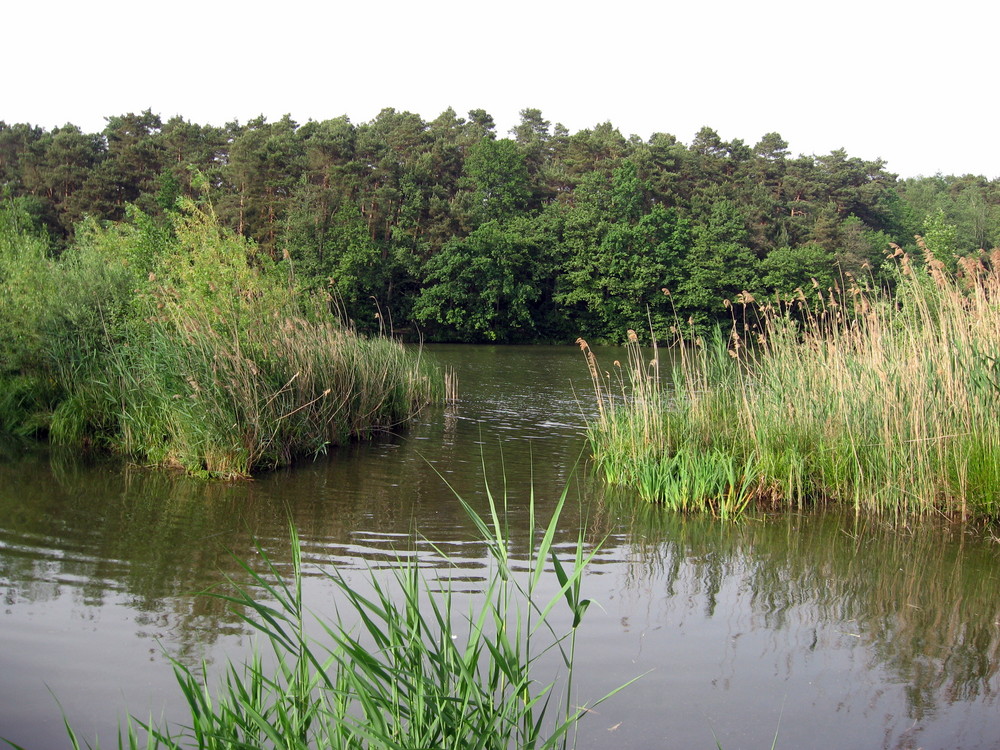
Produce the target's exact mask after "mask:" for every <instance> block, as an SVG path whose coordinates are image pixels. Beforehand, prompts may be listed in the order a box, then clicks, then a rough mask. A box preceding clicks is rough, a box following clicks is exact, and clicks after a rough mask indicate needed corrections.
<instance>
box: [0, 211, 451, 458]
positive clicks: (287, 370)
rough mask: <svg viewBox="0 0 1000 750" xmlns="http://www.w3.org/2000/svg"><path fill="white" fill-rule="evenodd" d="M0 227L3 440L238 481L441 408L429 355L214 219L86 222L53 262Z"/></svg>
mask: <svg viewBox="0 0 1000 750" xmlns="http://www.w3.org/2000/svg"><path fill="white" fill-rule="evenodd" d="M0 214H2V218H0V284H2V285H3V288H4V292H5V293H4V295H3V297H2V300H0V334H3V335H2V336H0V341H3V345H2V349H0V384H2V385H3V386H4V387H3V388H2V389H0V391H2V393H3V394H4V395H3V396H2V397H0V431H5V432H10V433H17V434H22V435H30V434H34V435H37V436H47V437H48V438H49V439H51V440H52V441H54V442H57V443H62V444H83V445H95V446H97V447H100V448H103V449H110V450H114V451H118V452H121V453H124V454H126V455H129V456H132V457H134V458H136V459H137V460H141V461H145V462H148V463H152V464H156V465H166V466H177V467H180V468H183V469H184V470H186V471H189V472H192V473H198V474H205V475H209V476H217V477H237V476H246V475H248V474H249V473H251V472H252V471H254V470H257V469H264V468H271V467H276V466H280V465H283V464H287V463H288V462H290V461H291V460H292V459H293V458H294V457H296V456H299V455H309V454H314V453H316V452H318V451H322V450H324V449H325V447H326V446H327V445H330V444H336V443H341V442H343V441H345V440H347V439H350V438H352V437H357V436H365V435H367V434H369V433H371V432H372V431H373V430H378V429H388V428H391V427H394V426H396V425H398V424H400V423H402V422H404V421H405V420H406V419H408V418H409V417H410V416H412V415H413V413H414V412H415V411H416V410H418V409H419V408H421V407H422V406H423V405H425V404H426V403H428V402H429V401H431V400H434V399H438V398H440V397H441V395H442V393H441V392H442V389H443V383H442V377H441V375H440V373H439V372H437V371H436V370H435V369H434V368H432V367H430V366H429V365H428V364H427V363H426V362H424V361H421V358H420V356H419V354H414V353H411V352H409V351H406V350H404V349H403V347H402V346H401V345H400V344H398V343H396V342H394V341H390V340H388V339H384V338H376V339H365V338H362V337H360V336H358V335H356V334H355V333H354V332H353V331H352V330H351V329H350V328H348V327H345V326H344V325H342V324H341V323H340V322H339V321H338V319H337V318H336V316H335V315H334V314H333V312H332V309H333V307H334V305H333V301H332V300H331V299H330V298H329V297H328V296H323V295H321V294H317V293H315V292H307V291H305V290H304V289H302V288H301V287H300V286H299V285H298V284H297V283H296V281H295V278H294V269H293V268H292V266H291V265H290V262H289V261H288V260H287V259H286V260H284V261H281V262H275V261H273V260H272V259H271V258H269V257H267V256H265V255H262V254H260V253H259V252H257V250H256V248H255V247H254V246H253V245H252V244H251V243H248V242H247V241H245V240H244V239H242V238H240V237H237V236H235V235H233V234H232V233H230V232H228V231H226V230H223V229H222V228H220V226H219V224H218V222H217V221H216V219H215V217H214V215H213V214H212V212H211V209H210V208H205V207H201V206H197V205H195V204H193V203H189V204H187V205H186V206H185V207H184V209H183V211H181V212H180V213H178V214H176V215H175V216H174V217H173V220H172V224H171V225H170V226H169V227H163V226H159V225H157V224H155V223H154V222H153V221H152V220H150V219H149V217H147V216H145V215H143V214H141V213H138V212H133V215H132V217H131V220H130V221H129V222H127V223H123V224H118V225H112V226H108V227H102V226H98V225H96V224H93V223H85V224H83V225H81V226H80V227H79V228H78V232H77V237H76V240H75V242H74V244H73V245H72V246H71V247H70V248H69V249H68V250H67V251H65V252H64V253H63V255H62V256H60V257H58V258H54V257H51V256H50V255H49V254H48V252H47V250H46V243H45V241H44V238H43V237H40V236H38V235H37V234H33V233H32V232H31V230H30V227H29V226H27V220H26V217H25V216H24V214H23V212H18V210H17V206H16V205H8V206H6V207H4V209H3V210H2V211H0Z"/></svg>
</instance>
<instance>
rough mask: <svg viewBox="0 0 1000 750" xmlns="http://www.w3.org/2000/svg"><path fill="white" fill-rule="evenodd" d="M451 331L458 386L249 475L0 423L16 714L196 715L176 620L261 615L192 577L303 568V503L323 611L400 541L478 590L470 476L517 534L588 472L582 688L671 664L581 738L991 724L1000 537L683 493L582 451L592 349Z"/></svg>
mask: <svg viewBox="0 0 1000 750" xmlns="http://www.w3.org/2000/svg"><path fill="white" fill-rule="evenodd" d="M437 353H438V355H439V356H441V357H444V358H449V360H448V361H449V364H453V365H454V366H456V368H457V369H458V370H459V381H460V387H461V392H462V393H461V399H460V400H459V402H458V403H457V404H454V405H450V406H448V407H446V408H443V409H439V410H428V411H427V412H426V413H424V414H422V415H421V417H420V418H419V420H418V421H417V424H415V425H414V426H413V428H412V429H411V430H410V431H408V432H407V433H406V434H405V435H386V436H383V437H381V438H380V439H378V440H376V441H375V442H374V443H373V444H371V445H355V446H348V447H345V448H342V449H338V450H337V451H335V452H332V453H331V455H330V456H329V457H328V458H327V459H326V460H320V461H316V462H315V463H310V462H307V463H304V464H302V465H299V466H296V467H294V468H291V469H288V470H284V471H281V472H276V473H274V474H271V475H267V476H264V477H261V478H260V479H259V480H257V481H254V482H248V483H238V484H209V483H205V482H202V481H198V480H192V479H189V478H185V477H180V476H176V475H171V474H166V473H160V472H149V471H146V470H143V469H136V468H130V467H128V466H122V465H120V464H115V463H100V462H97V463H95V462H89V463H88V462H81V461H80V460H79V458H78V457H76V456H67V455H65V454H60V453H55V454H49V453H45V452H37V451H36V452H32V451H26V450H25V448H24V446H15V447H13V448H11V447H7V448H3V447H2V446H0V582H2V586H3V590H4V608H3V615H2V618H3V619H2V620H0V673H2V674H3V675H4V679H3V680H0V736H8V737H10V738H11V739H12V740H15V741H18V742H21V743H22V744H25V745H26V746H28V747H41V748H44V747H62V746H64V745H65V740H64V739H63V737H62V732H61V730H60V729H59V727H58V722H57V721H54V719H56V718H57V717H58V714H57V713H56V711H57V710H58V709H57V708H56V707H55V705H54V702H53V701H52V698H51V696H50V695H49V693H48V690H47V688H46V685H48V686H49V687H51V688H52V690H53V692H55V694H56V695H57V696H58V697H59V698H60V700H61V701H62V702H63V704H64V705H65V706H66V707H67V711H68V713H69V714H70V717H71V718H72V719H76V720H79V721H80V722H82V723H80V724H78V726H80V728H81V731H83V732H85V733H86V732H88V731H90V730H93V731H92V732H91V734H90V735H89V736H92V734H93V732H99V733H100V734H101V735H102V737H104V738H105V744H107V742H106V738H107V737H108V736H109V735H111V734H113V732H114V730H115V727H116V722H117V721H118V719H119V718H120V714H119V713H116V709H117V707H119V706H123V705H125V704H126V703H127V707H128V709H129V710H131V711H134V712H137V713H140V714H142V713H145V712H148V711H149V710H152V711H154V713H158V712H160V711H165V712H166V713H167V714H168V715H173V712H176V711H180V712H181V713H180V715H183V712H182V708H183V706H182V705H181V704H180V702H179V701H175V699H174V697H173V696H174V693H175V690H174V688H173V687H172V684H171V682H172V677H171V675H170V672H169V667H168V665H167V664H166V661H165V658H164V656H163V653H162V652H161V645H162V648H163V649H164V650H165V651H166V652H167V653H168V654H170V655H171V656H172V657H174V658H179V659H181V660H183V661H185V662H187V663H189V664H196V663H198V661H199V660H201V659H202V658H207V659H209V660H216V661H218V660H219V659H221V658H223V656H227V655H229V656H235V657H236V658H239V655H240V654H242V653H244V649H245V648H246V645H247V639H246V637H245V629H244V627H243V626H242V625H241V624H240V621H239V620H238V619H237V618H236V617H234V615H233V613H232V612H230V611H229V610H228V609H227V606H226V605H225V604H224V603H223V602H221V601H220V600H218V599H214V598H210V597H204V596H196V595H195V594H196V592H199V591H204V590H206V589H212V588H214V589H216V590H218V587H219V586H221V585H224V584H223V582H224V580H225V579H226V577H231V578H235V579H236V580H238V581H242V580H245V575H244V573H243V571H242V569H241V568H240V567H239V566H238V565H237V564H236V562H235V561H234V560H233V558H232V556H231V553H235V554H236V555H239V556H242V557H245V558H246V559H248V560H249V561H250V563H251V565H252V566H254V567H255V568H257V569H259V568H260V565H259V560H258V558H257V557H256V554H255V547H254V544H255V541H256V542H257V543H259V544H261V545H262V546H263V547H264V549H265V550H266V551H267V552H268V554H269V555H270V556H271V557H272V558H273V559H274V560H276V561H277V562H278V564H279V567H283V568H284V569H287V566H288V565H289V555H288V533H287V529H288V524H289V522H293V523H294V524H295V526H296V528H297V529H298V533H299V536H300V538H301V539H302V541H303V545H304V556H305V560H306V563H307V574H308V575H309V576H310V579H309V581H308V582H307V594H308V596H309V601H310V604H311V606H312V607H313V608H314V609H315V610H317V611H319V612H330V611H332V608H333V606H334V605H335V601H334V600H333V599H332V597H333V593H332V591H331V590H330V587H329V586H326V585H325V584H324V579H323V578H322V577H321V576H319V574H318V571H319V569H320V568H327V569H329V568H330V567H331V566H335V567H336V568H337V569H338V570H340V571H342V572H344V574H345V575H347V576H349V577H350V576H354V577H356V578H357V579H358V580H361V578H362V576H363V574H364V573H365V571H367V570H369V569H373V570H374V571H375V573H376V574H378V573H379V571H380V569H381V568H384V567H386V566H389V565H392V563H393V561H394V560H395V556H396V555H398V554H402V555H407V556H417V557H419V558H420V559H421V561H422V562H423V563H425V564H426V565H427V566H429V567H432V568H436V569H437V570H438V571H439V574H440V575H441V576H442V578H443V583H442V585H445V584H446V583H447V582H448V581H450V582H451V585H452V586H453V587H454V588H456V589H457V590H458V591H459V592H464V593H466V594H472V593H474V592H476V591H477V590H479V588H480V587H481V585H482V582H483V580H484V578H485V576H486V568H485V566H486V565H487V558H486V555H485V550H484V548H483V546H482V544H481V543H480V542H478V541H477V540H476V539H475V535H474V533H473V531H472V530H471V528H470V526H469V524H468V522H467V520H466V518H465V516H464V513H463V511H462V510H461V508H460V506H459V504H458V503H457V502H456V501H455V494H454V493H456V492H457V493H460V494H461V495H462V496H463V497H465V498H466V499H468V500H469V501H470V502H471V503H472V504H473V505H475V506H476V507H478V508H480V509H481V510H484V509H485V507H486V492H485V486H486V485H488V486H489V488H490V490H491V492H492V493H493V494H494V496H495V497H497V498H498V499H501V500H502V498H504V497H505V496H506V497H507V498H508V500H509V504H508V510H507V519H506V520H507V522H508V523H509V524H510V526H511V528H512V530H513V535H512V542H511V550H512V554H513V555H514V557H515V558H520V559H523V558H524V556H525V553H526V549H527V546H526V545H527V540H528V538H529V534H528V530H527V525H528V518H529V515H528V509H527V502H526V501H527V498H528V496H529V493H530V492H532V491H533V492H534V493H535V496H536V499H537V512H538V515H539V518H540V521H541V522H544V521H545V520H547V518H548V517H549V514H550V513H551V512H552V508H553V504H554V503H555V501H556V500H557V499H558V497H559V495H560V494H561V493H562V491H563V490H564V488H566V487H568V488H569V490H568V491H569V496H568V500H567V511H566V513H565V514H564V519H565V521H566V525H565V527H564V529H562V531H561V532H560V535H559V537H558V538H557V540H556V542H557V548H558V549H566V548H568V546H569V545H571V544H572V543H573V542H575V540H576V538H577V534H578V532H579V529H581V528H582V529H583V530H584V534H585V538H586V539H587V541H588V543H589V544H591V545H593V544H597V543H598V542H603V544H604V546H603V549H602V551H601V553H600V554H599V555H598V556H597V557H596V559H595V561H594V565H593V569H592V574H591V575H590V576H589V577H588V580H587V581H586V583H585V590H586V592H587V593H588V594H589V595H590V596H591V597H592V598H593V599H595V601H596V605H595V606H594V607H592V608H591V610H590V611H589V612H588V616H587V618H586V620H585V622H584V627H583V628H582V629H581V633H580V638H581V641H580V648H579V651H578V653H579V659H580V667H581V680H580V682H579V690H580V699H581V700H592V699H594V698H596V697H598V696H599V695H601V694H603V693H604V692H607V691H608V690H611V689H613V688H614V687H616V686H617V685H619V684H621V683H623V682H625V681H627V680H629V679H632V678H633V677H635V676H636V675H638V674H642V673H645V672H647V671H649V670H652V671H650V672H649V674H647V675H646V676H645V677H643V678H642V680H641V681H640V682H639V683H637V684H636V685H635V686H633V687H632V688H630V689H629V690H627V691H626V692H625V693H623V694H621V695H620V696H618V697H616V698H614V699H612V700H611V701H609V702H608V703H606V704H604V705H602V706H600V707H599V708H598V710H597V711H596V712H595V713H594V714H593V715H592V716H589V717H588V719H587V720H586V722H585V723H584V725H583V727H582V734H581V737H580V747H581V748H603V747H636V748H647V747H659V746H673V747H714V746H715V741H716V738H717V739H718V741H719V742H720V743H721V745H722V746H723V747H725V748H731V747H770V745H771V742H772V740H773V737H774V733H775V729H776V728H779V746H780V747H814V748H816V747H831V748H832V747H837V748H840V747H845V746H847V747H873V746H880V747H894V748H895V747H899V748H905V747H917V746H920V747H924V748H933V747H940V748H946V747H957V746H962V747H993V746H995V739H996V737H1000V711H998V710H997V708H998V706H997V698H996V696H997V693H998V689H1000V676H998V674H997V666H998V664H1000V645H998V640H1000V624H998V623H1000V598H998V597H997V594H996V592H997V591H998V585H997V584H998V580H997V576H998V573H997V571H998V565H997V563H998V556H1000V552H998V550H1000V546H998V545H997V544H996V543H994V542H991V541H990V540H989V538H988V536H985V535H978V534H975V533H971V532H968V531H965V530H962V529H958V528H955V527H950V526H947V525H942V524H936V523H921V524H917V525H914V526H913V527H911V528H908V529H902V530H900V529H890V528H887V527H886V526H884V525H882V524H879V523H876V522H872V521H865V520H859V519H856V518H853V517H847V516H838V515H836V514H832V513H827V514H824V515H819V514H816V515H788V516H778V517H760V518H752V519H749V520H747V521H746V522H745V523H742V524H739V525H732V524H719V523H715V522H712V521H710V520H706V519H700V518H684V517H679V516H676V515H670V514H663V513H661V512H659V511H658V509H655V508H650V507H648V506H642V505H636V503H635V501H634V500H633V499H632V498H630V497H627V496H623V495H622V493H615V492H611V491H608V490H607V489H606V488H605V487H604V486H603V484H602V483H601V482H600V481H599V480H597V479H596V478H594V477H593V476H591V475H590V474H589V472H588V468H587V465H586V461H585V458H584V460H581V456H584V457H585V453H584V448H585V445H584V441H583V439H582V437H581V434H580V431H581V427H582V426H583V424H584V421H585V419H586V409H587V407H586V402H585V401H584V400H583V399H581V400H580V401H579V402H578V400H577V397H576V395H575V394H578V393H586V389H587V388H588V387H589V381H588V376H587V374H586V371H585V369H584V368H583V367H582V363H581V362H580V360H579V359H578V354H579V353H578V352H577V351H575V350H570V349H555V348H550V349H546V348H526V349H523V350H522V349H516V350H504V349H494V348H486V347H484V348H474V349H468V348H465V349H460V348H455V347H441V348H440V349H439V350H438V352H437ZM611 357H612V358H613V357H614V355H613V354H612V355H611ZM581 404H582V405H581ZM449 485H450V486H449ZM442 551H443V552H445V553H446V554H447V555H448V556H449V557H450V558H451V562H450V563H448V564H446V561H445V559H444V558H443V557H442V555H441V554H440V553H441V552H442ZM81 686H85V688H84V689H83V690H81V689H80V687H81ZM123 696H128V701H124V700H123ZM612 729H613V731H611V730H612Z"/></svg>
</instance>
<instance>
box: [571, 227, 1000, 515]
mask: <svg viewBox="0 0 1000 750" xmlns="http://www.w3.org/2000/svg"><path fill="white" fill-rule="evenodd" d="M921 249H922V251H923V258H921V259H919V260H920V261H921V262H920V263H917V262H916V261H915V260H914V259H912V258H911V257H909V256H908V255H907V254H905V253H903V251H902V250H899V249H896V252H895V257H896V258H898V262H899V280H898V284H897V288H896V290H895V292H894V294H892V295H889V294H888V293H885V292H881V291H872V290H870V289H865V288H863V287H862V286H861V285H860V284H857V283H855V282H854V281H853V280H851V279H848V285H847V289H846V291H843V292H841V291H839V290H828V291H821V293H820V302H819V303H818V305H816V306H812V307H809V306H806V304H805V297H804V295H801V299H800V300H797V301H795V302H793V303H792V304H788V303H782V302H780V301H775V302H772V303H768V304H760V303H757V302H756V301H755V300H754V299H753V297H752V296H751V295H749V294H746V293H745V294H744V295H742V296H741V298H740V300H738V304H737V305H736V306H734V311H735V310H737V309H739V310H741V311H742V314H741V315H739V316H738V317H737V316H734V326H733V329H732V331H731V334H730V336H729V337H725V338H724V337H722V336H721V335H719V336H716V337H715V338H714V339H711V340H709V341H707V342H704V341H701V340H700V339H697V340H696V339H694V338H693V337H679V339H678V341H677V342H676V344H677V346H676V347H675V348H674V351H675V352H676V353H677V354H676V359H675V366H674V367H673V369H672V379H671V380H669V381H668V382H661V380H660V379H659V378H651V377H650V376H649V375H648V373H646V372H645V371H643V372H641V373H640V371H639V370H638V369H637V368H636V366H634V365H633V366H632V367H631V369H630V376H631V377H629V378H628V379H627V380H625V381H623V382H624V383H625V384H626V385H627V386H628V387H627V388H626V389H625V390H626V391H627V397H626V398H625V399H623V400H621V403H620V404H619V403H618V402H615V403H614V404H613V408H612V405H611V404H612V402H611V401H609V399H608V398H607V396H606V394H605V395H604V396H603V402H604V403H605V405H606V406H605V407H604V408H603V409H602V411H601V416H600V418H599V419H598V420H597V421H596V422H595V423H594V424H592V425H591V428H590V436H591V442H592V445H593V449H594V454H595V457H596V460H597V462H598V464H600V465H601V466H602V468H603V469H604V471H605V473H606V474H607V476H608V478H609V480H611V481H613V482H618V483H622V484H626V485H633V486H636V487H638V489H639V492H640V494H642V495H643V497H645V498H647V499H649V500H652V501H656V502H664V503H666V504H668V505H672V506H675V507H678V508H682V509H689V508H698V507H701V508H712V509H715V510H717V511H722V512H726V511H727V503H731V504H735V506H736V507H743V506H745V505H747V504H748V503H749V502H763V503H768V504H777V505H780V506H783V507H800V506H802V505H804V504H811V503H817V502H827V501H831V502H840V503H848V504H850V505H851V506H853V507H854V508H855V509H856V510H858V511H862V510H865V511H871V512H876V513H882V514H909V513H932V512H935V513H944V514H948V515H956V516H960V517H966V518H967V517H970V516H996V514H997V512H998V510H1000V505H998V504H1000V421H998V420H997V419H996V414H998V413H1000V411H998V409H1000V305H998V300H1000V252H998V251H994V252H993V253H992V254H991V256H989V257H984V258H982V259H966V260H964V261H963V263H962V266H961V268H962V275H961V276H960V277H952V276H950V275H948V274H947V273H946V271H945V269H944V266H943V265H942V264H941V263H940V262H939V261H937V260H936V259H935V257H934V255H933V252H932V250H931V249H929V248H927V247H926V246H925V245H923V244H922V243H921ZM630 346H631V347H632V349H631V351H632V356H633V358H635V359H637V358H638V357H639V356H640V355H641V352H639V351H638V349H637V346H638V345H637V344H635V343H634V342H632V343H631V344H630ZM592 372H593V369H592ZM640 375H641V377H640ZM602 379H603V380H604V381H605V382H607V380H608V379H607V378H602ZM637 385H638V387H637ZM602 387H604V386H602ZM650 390H652V391H653V392H654V395H653V396H652V397H651V396H650V395H648V392H649V391H650ZM599 396H600V394H599Z"/></svg>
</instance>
